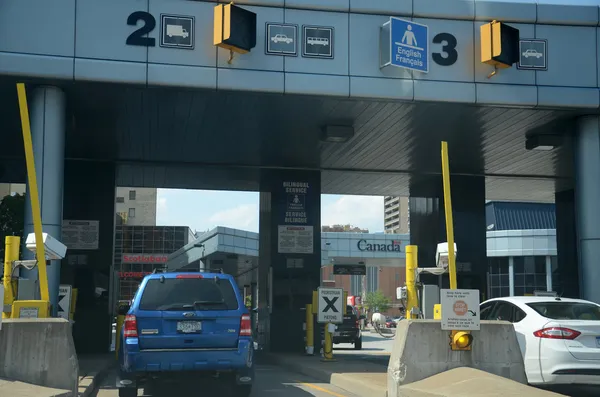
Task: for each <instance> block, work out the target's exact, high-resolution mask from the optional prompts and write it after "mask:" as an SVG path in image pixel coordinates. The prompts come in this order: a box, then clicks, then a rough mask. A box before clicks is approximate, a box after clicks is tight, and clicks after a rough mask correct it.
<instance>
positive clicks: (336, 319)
mask: <svg viewBox="0 0 600 397" xmlns="http://www.w3.org/2000/svg"><path fill="white" fill-rule="evenodd" d="M317 295H318V298H317V299H318V305H317V322H319V323H332V324H341V323H342V322H343V321H344V312H343V310H344V306H343V305H344V304H345V303H346V302H344V290H343V289H342V288H318V289H317Z"/></svg>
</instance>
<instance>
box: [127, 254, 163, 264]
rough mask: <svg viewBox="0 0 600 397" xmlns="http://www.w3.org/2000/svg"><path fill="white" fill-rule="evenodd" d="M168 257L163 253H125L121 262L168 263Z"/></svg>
mask: <svg viewBox="0 0 600 397" xmlns="http://www.w3.org/2000/svg"><path fill="white" fill-rule="evenodd" d="M168 257H169V256H168V255H163V254H123V255H122V256H121V263H147V264H153V263H167V258H168Z"/></svg>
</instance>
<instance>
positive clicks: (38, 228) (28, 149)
mask: <svg viewBox="0 0 600 397" xmlns="http://www.w3.org/2000/svg"><path fill="white" fill-rule="evenodd" d="M17 94H18V95H19V109H20V111H21V126H22V128H23V143H24V146H25V160H26V162H27V179H28V181H29V189H27V190H28V193H29V198H30V199H31V214H32V215H33V231H34V232H35V251H36V255H37V266H38V274H39V280H40V295H41V298H42V300H43V301H46V302H50V293H49V292H48V273H47V271H46V255H45V253H44V241H43V238H42V215H41V211H40V196H39V195H38V187H37V179H36V175H35V162H34V159H33V143H32V142H31V126H30V125H29V109H28V107H27V92H26V91H25V84H23V83H17Z"/></svg>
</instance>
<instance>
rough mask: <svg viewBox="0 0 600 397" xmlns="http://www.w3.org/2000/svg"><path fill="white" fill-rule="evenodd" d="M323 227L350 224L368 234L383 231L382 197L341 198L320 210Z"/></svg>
mask: <svg viewBox="0 0 600 397" xmlns="http://www.w3.org/2000/svg"><path fill="white" fill-rule="evenodd" d="M321 223H322V224H323V225H335V224H342V225H345V224H351V225H354V226H358V227H361V228H367V229H369V231H370V232H381V231H383V197H381V196H342V197H341V198H339V199H338V200H336V201H334V202H333V203H331V204H328V205H325V206H323V208H321Z"/></svg>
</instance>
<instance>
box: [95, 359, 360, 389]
mask: <svg viewBox="0 0 600 397" xmlns="http://www.w3.org/2000/svg"><path fill="white" fill-rule="evenodd" d="M115 383H116V382H115V371H114V370H112V371H110V372H109V374H108V375H107V377H106V378H105V379H104V380H103V381H102V382H100V383H99V385H98V388H97V389H96V390H95V391H94V392H93V393H92V394H90V397H118V395H119V393H118V390H117V389H116V388H115ZM199 386H200V387H199ZM219 395H221V396H227V394H226V391H225V390H223V387H222V385H219V384H218V383H215V382H214V381H211V380H198V381H191V383H189V384H184V383H182V382H177V383H171V384H165V385H160V386H159V385H157V386H155V387H152V386H149V387H148V388H146V389H140V390H138V396H153V397H174V396H197V397H214V396H219ZM268 396H273V397H281V396H284V397H360V396H358V395H356V394H354V393H351V392H347V391H344V390H342V389H341V388H338V387H335V386H332V385H330V384H327V383H326V382H321V381H318V380H316V379H313V378H311V377H310V376H306V375H303V374H299V373H295V372H291V371H287V370H285V369H282V368H280V367H277V366H275V365H270V364H257V367H256V383H255V384H254V386H253V388H252V394H251V397H268ZM365 397H366V396H365Z"/></svg>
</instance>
